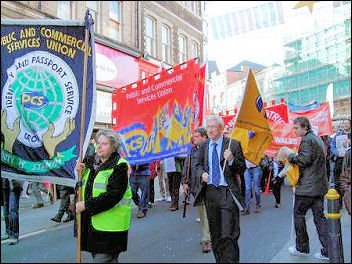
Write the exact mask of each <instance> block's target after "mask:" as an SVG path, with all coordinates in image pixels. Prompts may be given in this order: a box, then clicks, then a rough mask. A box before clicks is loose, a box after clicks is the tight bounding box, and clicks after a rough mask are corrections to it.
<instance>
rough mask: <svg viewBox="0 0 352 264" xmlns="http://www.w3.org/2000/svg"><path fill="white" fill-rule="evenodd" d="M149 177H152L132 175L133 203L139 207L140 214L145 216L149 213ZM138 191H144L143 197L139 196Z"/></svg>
mask: <svg viewBox="0 0 352 264" xmlns="http://www.w3.org/2000/svg"><path fill="white" fill-rule="evenodd" d="M149 176H150V175H132V176H131V177H130V181H131V188H132V199H133V202H134V203H135V204H136V205H137V206H138V212H142V213H145V214H146V213H147V211H148V200H149ZM138 189H141V191H142V193H141V196H139V195H138Z"/></svg>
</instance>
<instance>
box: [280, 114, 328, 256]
mask: <svg viewBox="0 0 352 264" xmlns="http://www.w3.org/2000/svg"><path fill="white" fill-rule="evenodd" d="M293 124H294V130H295V133H296V135H297V136H298V137H302V139H301V144H300V146H299V149H298V153H297V154H294V153H293V151H292V150H290V149H289V148H287V147H283V148H281V149H280V152H279V156H280V157H283V158H287V159H288V161H289V162H290V163H291V164H296V165H298V166H299V172H300V175H299V180H298V183H297V185H296V190H295V204H294V212H293V216H294V225H295V230H296V246H294V247H290V248H289V253H290V254H292V255H308V253H309V237H308V233H307V228H306V221H305V215H306V213H307V211H308V209H309V208H311V209H312V211H313V217H314V223H315V226H316V228H317V231H318V235H319V240H320V242H321V244H322V246H323V248H322V249H321V250H320V251H319V252H317V253H316V254H315V255H314V257H315V258H318V259H322V260H329V258H328V254H329V252H328V248H329V235H328V226H327V221H326V218H325V216H324V212H323V211H324V195H325V194H326V193H327V190H328V188H327V175H326V166H325V155H324V142H323V141H322V139H321V138H320V137H318V136H317V135H315V134H314V133H313V131H312V129H311V125H310V123H309V120H308V119H307V118H305V117H298V118H296V119H295V120H293Z"/></svg>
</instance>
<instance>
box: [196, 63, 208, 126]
mask: <svg viewBox="0 0 352 264" xmlns="http://www.w3.org/2000/svg"><path fill="white" fill-rule="evenodd" d="M205 67H206V64H204V65H203V66H202V67H200V69H199V72H198V74H197V82H198V91H197V100H196V109H195V127H200V126H202V125H203V116H204V106H205V105H204V99H205V98H204V91H205V89H204V88H205V72H206V71H205Z"/></svg>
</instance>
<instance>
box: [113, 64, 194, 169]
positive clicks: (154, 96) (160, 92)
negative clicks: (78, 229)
mask: <svg viewBox="0 0 352 264" xmlns="http://www.w3.org/2000/svg"><path fill="white" fill-rule="evenodd" d="M198 72H199V64H198V63H196V60H195V59H192V60H190V61H187V62H186V63H183V64H180V65H176V66H174V67H173V68H172V69H168V70H164V71H161V72H160V73H158V74H156V75H154V76H150V77H148V78H146V79H144V80H141V81H138V82H137V83H133V84H130V85H127V86H125V87H122V88H119V89H116V90H115V92H114V94H113V95H112V103H113V109H112V119H113V130H114V131H117V132H118V136H119V139H120V142H121V149H120V151H121V153H122V155H123V156H125V158H126V159H127V160H128V161H129V162H130V163H131V164H143V163H148V162H152V161H155V160H162V159H165V158H168V157H172V156H177V155H182V154H185V153H187V152H189V151H190V149H191V135H192V131H193V130H192V127H194V108H195V96H196V92H197V89H198V83H197V79H196V77H197V73H198Z"/></svg>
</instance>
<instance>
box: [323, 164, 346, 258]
mask: <svg viewBox="0 0 352 264" xmlns="http://www.w3.org/2000/svg"><path fill="white" fill-rule="evenodd" d="M335 164H336V163H335V162H332V163H331V166H330V183H329V191H328V193H327V194H326V198H327V204H328V213H327V214H326V219H327V224H328V232H329V237H330V243H329V249H328V250H329V258H330V263H344V258H343V246H342V235H341V221H340V218H341V213H340V205H339V198H340V195H339V194H338V192H337V191H336V189H335V176H334V168H335Z"/></svg>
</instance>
